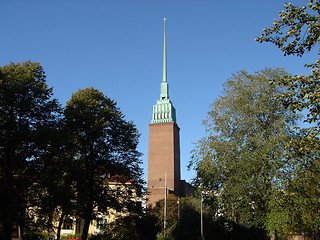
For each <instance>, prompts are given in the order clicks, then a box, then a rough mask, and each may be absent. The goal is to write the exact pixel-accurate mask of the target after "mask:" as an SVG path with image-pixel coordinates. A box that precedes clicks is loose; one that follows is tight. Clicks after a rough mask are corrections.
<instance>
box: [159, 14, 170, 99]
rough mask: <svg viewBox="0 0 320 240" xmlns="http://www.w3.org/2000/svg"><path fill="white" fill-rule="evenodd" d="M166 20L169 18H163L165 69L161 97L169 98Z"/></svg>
mask: <svg viewBox="0 0 320 240" xmlns="http://www.w3.org/2000/svg"><path fill="white" fill-rule="evenodd" d="M166 20H167V18H163V71H162V83H161V89H160V99H169V86H168V83H167V37H166Z"/></svg>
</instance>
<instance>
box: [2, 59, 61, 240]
mask: <svg viewBox="0 0 320 240" xmlns="http://www.w3.org/2000/svg"><path fill="white" fill-rule="evenodd" d="M51 96H52V89H51V88H48V86H47V84H46V81H45V75H44V70H43V68H42V67H41V65H40V64H39V63H33V62H30V61H26V62H23V63H18V64H14V63H10V64H8V65H5V66H3V67H0V132H1V134H0V196H1V198H0V229H2V234H1V235H2V236H1V238H2V239H11V232H12V226H14V225H16V224H18V226H19V227H20V230H21V232H23V225H24V219H25V209H26V208H27V207H28V205H29V202H28V200H29V199H28V197H30V193H31V192H33V191H34V188H35V187H36V185H37V182H38V180H39V178H40V177H41V174H42V172H43V170H44V169H45V168H46V167H47V163H48V159H49V156H48V154H47V152H48V149H49V148H50V147H51V145H52V144H53V141H52V138H51V136H52V135H53V134H54V133H55V131H56V125H57V119H58V118H59V111H60V107H59V105H58V103H57V101H56V100H54V99H53V100H52V99H51Z"/></svg>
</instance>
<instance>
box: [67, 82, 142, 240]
mask: <svg viewBox="0 0 320 240" xmlns="http://www.w3.org/2000/svg"><path fill="white" fill-rule="evenodd" d="M65 122H66V123H65V126H66V134H67V136H68V138H69V139H70V143H71V144H72V148H71V151H70V154H71V155H72V157H73V159H72V172H71V173H72V176H73V180H74V183H75V191H76V193H75V194H76V199H75V202H76V207H77V210H78V215H79V217H81V218H82V219H84V227H83V232H82V237H81V238H82V239H83V240H85V239H87V235H88V229H89V224H90V221H91V220H92V219H93V218H94V217H95V216H96V214H97V213H99V212H100V213H104V214H106V213H108V210H109V209H115V210H118V211H120V210H121V211H122V212H133V211H139V210H141V204H140V206H139V201H137V199H139V197H140V196H141V193H142V179H141V176H142V170H141V168H140V166H139V164H140V163H141V160H140V155H141V154H140V153H139V152H138V151H137V144H138V137H139V134H138V132H137V129H136V128H135V126H134V125H133V123H132V122H128V121H125V120H124V115H123V114H122V113H121V112H120V110H119V108H118V107H117V106H116V103H115V102H114V101H113V100H111V99H110V98H108V97H106V96H104V95H103V93H101V92H100V91H99V90H97V89H95V88H85V89H82V90H79V91H78V92H76V93H74V94H73V95H72V97H71V99H70V100H69V101H68V102H67V105H66V108H65ZM110 182H116V184H113V185H112V186H111V185H110V184H109V183H110ZM126 183H127V184H126Z"/></svg>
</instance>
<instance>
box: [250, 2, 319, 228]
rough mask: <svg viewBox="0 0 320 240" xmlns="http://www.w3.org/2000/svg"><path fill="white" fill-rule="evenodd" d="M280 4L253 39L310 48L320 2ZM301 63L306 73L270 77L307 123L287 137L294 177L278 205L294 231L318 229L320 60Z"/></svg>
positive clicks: (293, 50)
mask: <svg viewBox="0 0 320 240" xmlns="http://www.w3.org/2000/svg"><path fill="white" fill-rule="evenodd" d="M284 8H285V9H284V10H283V11H281V12H280V13H279V19H277V20H275V21H274V22H273V25H272V26H271V27H269V28H266V29H264V30H263V34H262V35H261V36H260V37H259V38H257V39H256V41H258V42H271V43H272V44H274V45H275V46H277V47H278V48H280V50H281V51H282V52H283V53H284V55H297V56H300V57H301V56H303V55H304V54H305V53H306V52H309V51H312V50H313V49H314V47H316V46H317V45H318V43H319V41H320V31H319V27H320V3H319V1H318V0H309V1H308V4H305V5H302V6H295V5H292V4H290V3H289V4H286V5H285V6H284ZM318 51H319V49H318ZM318 54H319V53H318ZM305 66H306V67H308V68H311V73H310V75H295V76H286V77H284V78H283V79H280V80H277V81H272V83H273V84H278V85H282V86H286V87H287V88H288V90H289V91H288V92H285V93H283V94H281V95H280V96H279V97H278V98H279V99H280V100H282V102H283V103H284V104H285V105H286V106H287V107H288V108H291V109H292V110H294V111H302V110H304V111H306V112H307V114H306V116H305V122H308V123H311V125H310V127H308V128H301V129H300V137H299V138H297V139H294V140H292V141H290V148H291V149H290V157H294V158H297V159H298V160H299V165H298V167H297V171H296V172H295V174H294V176H295V178H294V179H293V180H292V181H291V182H290V184H289V185H288V186H287V189H286V191H287V192H289V193H290V195H288V196H286V197H287V198H289V199H287V201H286V207H284V208H282V209H288V208H289V209H290V211H289V213H288V214H287V218H288V219H289V220H290V222H291V223H290V224H289V225H290V227H291V228H292V226H294V227H295V231H301V232H313V233H314V232H318V233H319V232H320V227H319V225H320V224H319V218H318V217H317V216H316V215H317V214H312V212H313V213H315V212H317V211H316V210H315V209H319V207H320V205H319V201H318V199H320V187H319V181H318V180H317V177H318V176H319V175H320V168H319V161H320V160H319V159H320V139H319V137H320V136H319V133H320V121H319V120H320V87H319V86H320V82H319V76H320V72H319V69H320V60H319V59H318V60H316V62H315V63H314V64H307V65H305ZM310 186H312V187H310ZM288 203H290V206H288ZM288 222H289V221H288Z"/></svg>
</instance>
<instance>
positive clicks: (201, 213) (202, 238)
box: [200, 191, 205, 240]
mask: <svg viewBox="0 0 320 240" xmlns="http://www.w3.org/2000/svg"><path fill="white" fill-rule="evenodd" d="M202 204H203V192H202V191H201V203H200V215H201V219H200V221H201V224H200V227H201V240H205V239H204V236H203V211H202Z"/></svg>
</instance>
